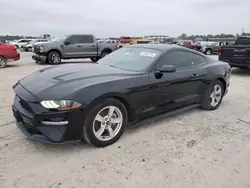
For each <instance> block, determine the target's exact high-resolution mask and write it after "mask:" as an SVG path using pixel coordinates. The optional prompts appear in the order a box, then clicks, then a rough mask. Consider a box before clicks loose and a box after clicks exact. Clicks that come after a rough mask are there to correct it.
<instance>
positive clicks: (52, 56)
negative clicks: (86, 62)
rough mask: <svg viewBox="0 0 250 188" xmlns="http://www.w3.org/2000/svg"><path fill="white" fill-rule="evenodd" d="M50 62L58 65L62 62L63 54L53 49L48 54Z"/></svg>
mask: <svg viewBox="0 0 250 188" xmlns="http://www.w3.org/2000/svg"><path fill="white" fill-rule="evenodd" d="M47 59H48V63H49V64H52V65H57V64H60V63H61V54H60V53H59V52H57V51H52V52H50V53H49V55H48V58H47Z"/></svg>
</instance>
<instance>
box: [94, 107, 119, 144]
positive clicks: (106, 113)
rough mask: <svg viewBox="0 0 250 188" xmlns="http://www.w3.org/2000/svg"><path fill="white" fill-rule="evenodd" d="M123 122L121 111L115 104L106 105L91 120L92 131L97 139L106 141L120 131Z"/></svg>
mask: <svg viewBox="0 0 250 188" xmlns="http://www.w3.org/2000/svg"><path fill="white" fill-rule="evenodd" d="M122 123H123V116H122V112H121V111H120V109H119V108H117V107H115V106H106V107H105V108H103V109H101V110H100V111H99V112H98V113H97V115H96V117H95V119H94V122H93V132H94V134H95V136H96V138H97V139H99V140H101V141H108V140H111V139H113V138H114V137H115V136H116V135H117V134H118V133H119V131H120V129H121V127H122Z"/></svg>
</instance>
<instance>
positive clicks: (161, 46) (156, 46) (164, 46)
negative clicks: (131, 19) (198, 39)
mask: <svg viewBox="0 0 250 188" xmlns="http://www.w3.org/2000/svg"><path fill="white" fill-rule="evenodd" d="M138 47H139V48H151V49H156V50H161V51H163V52H166V51H169V50H171V49H185V50H189V49H188V48H184V47H182V46H178V45H175V44H137V45H131V46H128V48H138Z"/></svg>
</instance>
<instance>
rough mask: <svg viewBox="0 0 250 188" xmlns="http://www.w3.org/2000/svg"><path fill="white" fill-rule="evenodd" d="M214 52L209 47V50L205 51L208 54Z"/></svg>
mask: <svg viewBox="0 0 250 188" xmlns="http://www.w3.org/2000/svg"><path fill="white" fill-rule="evenodd" d="M212 53H213V52H212V50H211V49H207V50H206V51H205V54H206V55H212Z"/></svg>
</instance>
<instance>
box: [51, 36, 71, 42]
mask: <svg viewBox="0 0 250 188" xmlns="http://www.w3.org/2000/svg"><path fill="white" fill-rule="evenodd" d="M66 38H67V36H63V37H57V38H54V39H52V42H59V41H62V40H65V39H66Z"/></svg>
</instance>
